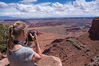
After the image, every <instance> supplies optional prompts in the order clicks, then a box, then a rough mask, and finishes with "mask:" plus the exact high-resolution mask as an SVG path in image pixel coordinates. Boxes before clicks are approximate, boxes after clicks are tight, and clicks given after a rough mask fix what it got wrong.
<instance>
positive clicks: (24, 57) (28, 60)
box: [7, 46, 35, 66]
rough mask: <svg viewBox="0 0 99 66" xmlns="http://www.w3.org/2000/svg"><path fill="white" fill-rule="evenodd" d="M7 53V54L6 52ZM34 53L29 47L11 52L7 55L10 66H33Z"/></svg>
mask: <svg viewBox="0 0 99 66" xmlns="http://www.w3.org/2000/svg"><path fill="white" fill-rule="evenodd" d="M7 53H8V52H7ZM33 55H34V51H33V50H32V48H29V47H23V46H22V47H21V48H19V49H18V50H16V51H13V50H12V54H11V55H8V54H7V56H8V60H9V61H10V63H11V65H12V66H35V65H34V63H33V61H32V57H33Z"/></svg>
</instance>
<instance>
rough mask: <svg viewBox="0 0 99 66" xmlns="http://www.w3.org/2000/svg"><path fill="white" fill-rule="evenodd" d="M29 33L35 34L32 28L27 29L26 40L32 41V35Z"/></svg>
mask: <svg viewBox="0 0 99 66" xmlns="http://www.w3.org/2000/svg"><path fill="white" fill-rule="evenodd" d="M30 33H31V34H32V36H34V35H35V32H33V31H32V30H29V31H28V41H33V40H32V37H31V36H30Z"/></svg>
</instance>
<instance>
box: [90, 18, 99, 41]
mask: <svg viewBox="0 0 99 66" xmlns="http://www.w3.org/2000/svg"><path fill="white" fill-rule="evenodd" d="M89 33H90V38H91V39H93V40H99V17H97V18H95V19H94V20H93V22H92V26H91V29H90V30H89Z"/></svg>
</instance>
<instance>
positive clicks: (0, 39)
mask: <svg viewBox="0 0 99 66" xmlns="http://www.w3.org/2000/svg"><path fill="white" fill-rule="evenodd" d="M8 27H9V25H3V24H0V51H3V50H5V48H6V46H7V39H8V35H9V32H8Z"/></svg>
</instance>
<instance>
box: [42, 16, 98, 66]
mask: <svg viewBox="0 0 99 66" xmlns="http://www.w3.org/2000/svg"><path fill="white" fill-rule="evenodd" d="M57 41H59V40H57ZM43 53H44V54H47V55H53V56H56V57H59V58H60V59H61V61H62V65H63V66H99V59H98V58H97V57H98V56H96V55H98V54H99V18H95V19H94V20H93V22H92V26H91V28H90V30H89V33H86V34H83V35H81V36H79V37H68V38H66V39H64V40H62V41H59V42H56V41H53V42H52V44H51V45H50V47H49V48H48V49H46V50H45V51H44V52H43ZM95 56H96V58H97V59H96V58H94V57H95ZM93 58H94V59H93ZM90 61H91V62H92V63H90Z"/></svg>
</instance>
